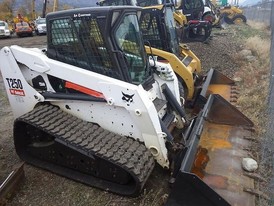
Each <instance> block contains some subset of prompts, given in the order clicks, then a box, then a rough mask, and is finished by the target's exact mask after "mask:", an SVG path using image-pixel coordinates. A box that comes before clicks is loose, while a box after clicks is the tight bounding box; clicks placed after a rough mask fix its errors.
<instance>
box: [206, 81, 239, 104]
mask: <svg viewBox="0 0 274 206" xmlns="http://www.w3.org/2000/svg"><path fill="white" fill-rule="evenodd" d="M209 94H219V95H221V96H222V97H223V98H224V99H226V100H227V101H229V102H236V101H237V90H236V86H231V85H225V84H223V85H222V84H211V85H209V87H208V90H207V96H208V95H209Z"/></svg>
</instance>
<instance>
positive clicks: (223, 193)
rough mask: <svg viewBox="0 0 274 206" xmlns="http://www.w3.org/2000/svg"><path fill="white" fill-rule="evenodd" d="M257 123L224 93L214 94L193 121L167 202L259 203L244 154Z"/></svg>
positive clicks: (191, 204) (190, 205) (247, 205)
mask: <svg viewBox="0 0 274 206" xmlns="http://www.w3.org/2000/svg"><path fill="white" fill-rule="evenodd" d="M252 127H253V123H252V122H251V121H250V120H249V119H248V118H247V117H246V116H245V115H243V114H242V113H241V112H240V111H238V110H237V109H236V108H235V107H234V106H233V105H231V104H230V103H229V102H227V101H226V100H225V99H224V98H222V97H221V96H220V95H216V94H211V95H210V96H209V98H208V101H207V102H206V104H205V106H204V108H203V110H201V112H200V113H199V115H198V117H197V118H196V120H195V123H193V127H192V130H191V132H189V136H188V142H187V146H186V148H185V149H184V150H183V151H181V154H179V155H178V158H177V159H178V161H180V164H178V165H179V169H178V171H176V170H175V172H174V173H175V174H174V176H173V177H174V178H176V179H175V183H174V184H173V187H172V189H171V192H170V194H169V197H168V200H167V202H166V205H175V206H176V205H178V206H179V205H180V206H184V205H187V206H197V205H201V206H226V205H235V206H236V205H241V206H253V205H255V200H254V196H253V195H251V194H248V193H245V192H244V188H254V185H253V180H252V179H250V178H249V177H246V176H244V175H243V171H242V168H241V162H242V158H243V157H246V156H247V151H245V150H244V149H245V148H247V147H248V146H249V142H248V140H246V139H245V138H246V137H247V136H250V135H251V128H252Z"/></svg>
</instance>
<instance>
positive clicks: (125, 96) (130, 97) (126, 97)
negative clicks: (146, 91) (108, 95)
mask: <svg viewBox="0 0 274 206" xmlns="http://www.w3.org/2000/svg"><path fill="white" fill-rule="evenodd" d="M122 94H123V97H122V100H124V101H126V102H127V103H131V102H133V96H134V95H135V94H132V95H129V94H125V93H124V92H122ZM128 105H129V104H128Z"/></svg>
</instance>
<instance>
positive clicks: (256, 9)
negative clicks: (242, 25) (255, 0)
mask: <svg viewBox="0 0 274 206" xmlns="http://www.w3.org/2000/svg"><path fill="white" fill-rule="evenodd" d="M271 5H272V2H264V3H260V4H256V5H254V6H249V7H243V8H242V9H243V11H244V15H245V16H246V18H247V21H248V20H252V21H256V22H261V23H264V24H266V25H267V26H270V24H271Z"/></svg>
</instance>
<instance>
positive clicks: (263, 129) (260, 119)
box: [235, 24, 273, 206]
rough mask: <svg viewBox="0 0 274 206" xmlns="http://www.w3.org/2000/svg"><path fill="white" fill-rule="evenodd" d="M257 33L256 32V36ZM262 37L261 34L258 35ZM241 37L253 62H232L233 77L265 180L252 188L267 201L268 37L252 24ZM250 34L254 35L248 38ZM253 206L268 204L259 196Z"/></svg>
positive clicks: (270, 160) (269, 160) (241, 58)
mask: <svg viewBox="0 0 274 206" xmlns="http://www.w3.org/2000/svg"><path fill="white" fill-rule="evenodd" d="M258 30H259V32H256V31H258ZM249 31H251V32H249ZM256 33H257V34H256ZM262 33H264V34H263V35H262ZM242 34H246V35H247V36H246V37H247V38H246V40H245V43H244V48H245V49H248V50H250V51H251V53H252V55H253V56H254V57H255V58H254V59H253V60H252V61H250V62H248V61H247V58H246V57H244V56H239V55H238V56H235V60H236V61H237V62H238V63H239V65H240V69H239V71H238V72H237V73H236V74H235V76H236V77H239V79H240V80H241V81H240V82H239V85H240V91H241V95H240V98H239V99H238V104H239V105H240V107H241V108H240V109H241V110H242V111H243V112H244V114H246V115H247V116H248V117H249V118H250V119H251V120H252V121H253V122H254V124H255V131H256V133H255V134H254V135H255V137H256V138H257V139H258V142H259V144H256V145H254V153H255V155H254V156H255V157H257V158H258V159H257V160H258V161H259V170H258V171H257V172H258V173H259V174H260V175H261V176H262V177H264V178H265V179H267V182H260V181H258V182H256V185H255V187H256V189H258V190H260V191H263V192H264V194H266V195H267V196H269V197H271V194H272V193H273V189H272V188H271V186H270V182H271V178H272V176H273V173H272V172H271V171H272V167H273V157H272V156H271V154H273V148H272V149H271V142H272V141H273V137H272V135H271V136H269V135H268V132H267V130H268V129H269V128H268V122H269V121H271V118H269V116H268V95H269V84H270V78H271V71H270V57H271V55H270V42H271V35H270V31H269V30H268V28H267V27H263V25H260V24H252V28H251V27H249V28H247V29H246V30H244V31H243V32H242ZM251 34H256V35H252V36H250V35H251ZM240 38H241V40H243V39H244V36H240ZM257 205H260V206H269V205H271V203H270V201H269V200H266V199H265V198H264V196H259V198H258V199H257Z"/></svg>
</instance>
